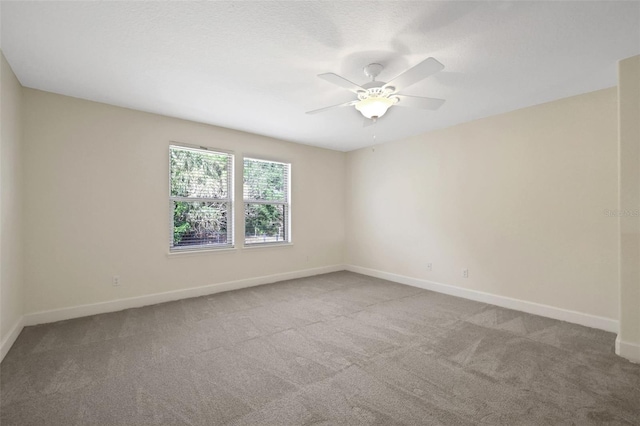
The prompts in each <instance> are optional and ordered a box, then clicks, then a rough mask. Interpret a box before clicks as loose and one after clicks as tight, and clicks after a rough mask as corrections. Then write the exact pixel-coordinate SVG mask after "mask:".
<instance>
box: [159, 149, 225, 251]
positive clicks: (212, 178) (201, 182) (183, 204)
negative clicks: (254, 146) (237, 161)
mask: <svg viewBox="0 0 640 426" xmlns="http://www.w3.org/2000/svg"><path fill="white" fill-rule="evenodd" d="M169 157H170V186H171V189H170V191H171V192H170V196H169V202H170V206H171V215H172V220H171V241H170V249H171V250H172V251H178V250H194V249H211V248H224V247H233V229H232V224H233V210H232V207H233V206H232V202H233V196H232V194H233V155H232V154H228V153H224V152H217V151H215V150H210V149H208V148H205V147H200V148H192V147H188V146H181V145H171V146H170V147H169Z"/></svg>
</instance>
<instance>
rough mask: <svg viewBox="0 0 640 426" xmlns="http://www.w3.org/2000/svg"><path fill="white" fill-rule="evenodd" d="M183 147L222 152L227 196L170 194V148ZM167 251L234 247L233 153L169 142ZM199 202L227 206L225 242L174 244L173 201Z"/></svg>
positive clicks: (177, 251) (180, 251) (181, 251)
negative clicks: (225, 162)
mask: <svg viewBox="0 0 640 426" xmlns="http://www.w3.org/2000/svg"><path fill="white" fill-rule="evenodd" d="M174 147H175V148H178V149H184V150H189V151H194V152H199V151H201V152H205V153H213V154H224V155H227V156H228V159H227V165H228V170H227V197H226V198H209V197H178V196H173V195H171V183H172V177H171V170H172V169H171V150H172V149H173V148H174ZM168 163H169V253H170V254H172V253H187V252H205V251H222V250H232V249H235V232H234V230H235V226H234V225H235V218H234V216H235V209H234V207H235V206H234V188H235V184H234V182H235V153H234V152H233V151H228V150H224V149H219V148H212V147H208V146H203V145H192V144H186V143H182V142H176V141H170V142H169V161H168ZM176 201H179V202H180V201H181V202H196V203H197V202H200V203H226V205H227V208H226V211H227V242H226V243H221V244H193V245H187V246H174V227H175V224H174V217H173V216H174V211H175V204H174V203H175V202H176Z"/></svg>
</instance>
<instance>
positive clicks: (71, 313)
mask: <svg viewBox="0 0 640 426" xmlns="http://www.w3.org/2000/svg"><path fill="white" fill-rule="evenodd" d="M344 269H345V267H344V265H332V266H323V267H320V268H313V269H304V270H300V271H293V272H285V273H281V274H274V275H266V276H262V277H255V278H247V279H243V280H237V281H228V282H224V283H218V284H211V285H206V286H203V287H195V288H187V289H183V290H174V291H167V292H164V293H155V294H149V295H144V296H138V297H130V298H126V299H117V300H110V301H108V302H99V303H92V304H88V305H80V306H73V307H69V308H62V309H55V310H51V311H41V312H34V313H31V314H27V315H25V316H24V325H36V324H44V323H49V322H55V321H61V320H67V319H72V318H79V317H85V316H88V315H96V314H104V313H107V312H116V311H121V310H123V309H129V308H139V307H141V306H147V305H154V304H156V303H164V302H171V301H174V300H180V299H188V298H190V297H199V296H206V295H209V294H214V293H221V292H223V291H230V290H238V289H241V288H246V287H254V286H257V285H262V284H270V283H274V282H278V281H284V280H291V279H296V278H304V277H310V276H313V275H319V274H326V273H329V272H336V271H343V270H344Z"/></svg>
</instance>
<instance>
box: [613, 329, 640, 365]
mask: <svg viewBox="0 0 640 426" xmlns="http://www.w3.org/2000/svg"><path fill="white" fill-rule="evenodd" d="M616 354H617V355H619V356H621V357H623V358H626V359H628V360H629V361H631V362H635V363H640V345H639V344H637V343H631V342H625V341H624V340H622V339H620V335H618V337H616Z"/></svg>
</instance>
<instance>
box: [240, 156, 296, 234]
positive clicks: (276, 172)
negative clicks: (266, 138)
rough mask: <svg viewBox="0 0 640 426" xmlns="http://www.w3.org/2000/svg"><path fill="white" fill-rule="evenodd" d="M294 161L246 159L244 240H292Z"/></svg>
mask: <svg viewBox="0 0 640 426" xmlns="http://www.w3.org/2000/svg"><path fill="white" fill-rule="evenodd" d="M290 166H291V165H290V164H285V163H278V162H274V161H266V160H257V159H253V158H245V159H244V179H243V195H244V232H245V237H244V243H245V244H246V245H251V244H260V243H283V242H289V241H291V236H290V220H289V217H290V213H289V207H290V205H289V175H290Z"/></svg>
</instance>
